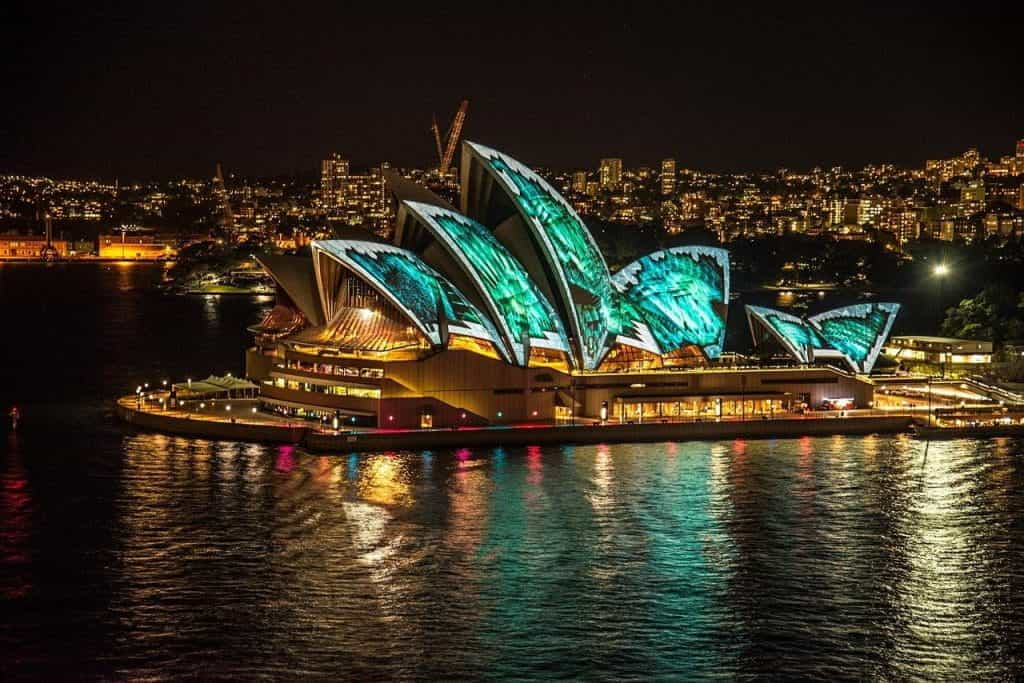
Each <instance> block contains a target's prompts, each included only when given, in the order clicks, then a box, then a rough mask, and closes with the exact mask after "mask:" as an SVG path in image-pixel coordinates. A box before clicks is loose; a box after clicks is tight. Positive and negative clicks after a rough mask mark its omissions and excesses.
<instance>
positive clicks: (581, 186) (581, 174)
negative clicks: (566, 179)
mask: <svg viewBox="0 0 1024 683" xmlns="http://www.w3.org/2000/svg"><path fill="white" fill-rule="evenodd" d="M572 191H573V192H575V193H577V194H585V193H586V191H587V172H586V171H576V172H575V173H573V174H572Z"/></svg>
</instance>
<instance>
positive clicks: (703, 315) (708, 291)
mask: <svg viewBox="0 0 1024 683" xmlns="http://www.w3.org/2000/svg"><path fill="white" fill-rule="evenodd" d="M612 282H613V283H614V284H615V287H616V289H617V290H619V291H620V292H622V294H623V295H624V296H625V297H626V298H627V299H629V300H630V301H631V302H632V303H633V304H635V305H636V306H637V307H639V308H640V309H641V310H642V311H643V314H644V317H645V319H646V321H647V323H648V326H649V328H650V330H651V333H652V334H653V335H654V338H655V339H656V340H657V343H658V345H659V346H660V347H661V351H662V352H663V353H669V352H671V351H674V350H676V349H680V348H683V347H685V346H689V345H696V346H699V347H700V348H701V349H702V350H703V352H704V355H706V356H707V357H708V358H712V359H713V358H717V357H718V356H720V355H721V353H722V347H723V346H724V344H725V310H726V306H727V305H728V301H729V255H728V253H727V252H726V251H725V250H724V249H717V248H714V247H676V248H673V249H667V250H665V251H657V252H654V253H653V254H648V255H647V256H644V257H642V258H640V259H638V260H636V261H634V262H633V263H631V264H629V265H628V266H626V267H625V268H623V269H622V270H620V271H619V272H618V273H616V274H615V275H614V276H613V277H612Z"/></svg>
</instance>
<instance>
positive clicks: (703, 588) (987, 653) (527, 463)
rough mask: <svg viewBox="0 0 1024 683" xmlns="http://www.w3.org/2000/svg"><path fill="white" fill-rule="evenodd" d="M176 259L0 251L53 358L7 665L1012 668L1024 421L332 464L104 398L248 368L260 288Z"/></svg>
mask: <svg viewBox="0 0 1024 683" xmlns="http://www.w3.org/2000/svg"><path fill="white" fill-rule="evenodd" d="M160 274H161V273H160V269H159V268H153V267H147V266H142V265H133V266H130V267H125V268H123V269H121V270H118V269H117V267H115V266H109V265H97V266H95V267H92V266H89V265H85V264H77V265H66V266H64V265H58V266H56V267H52V268H48V267H39V268H35V267H32V266H19V267H17V268H7V267H4V268H2V269H0V297H2V303H3V306H4V312H5V315H6V316H7V319H9V320H17V321H18V324H19V326H20V328H21V329H25V330H31V331H32V334H31V343H32V350H33V357H34V358H41V359H57V360H56V361H55V362H53V363H42V362H40V363H8V365H7V366H6V367H5V370H7V371H8V372H7V375H5V381H4V382H3V383H0V394H3V395H4V399H3V404H4V405H10V404H11V403H14V402H17V403H18V404H19V405H20V406H21V407H22V408H23V413H24V416H25V420H24V424H23V429H22V432H21V433H19V435H18V436H17V437H11V438H6V437H7V436H8V435H6V434H5V435H4V437H5V439H6V440H5V441H4V442H2V444H0V468H2V469H0V558H2V564H0V601H2V609H3V619H2V620H0V651H2V652H3V653H4V656H3V657H0V678H2V679H3V680H13V679H20V678H33V679H39V680H64V679H67V678H96V679H101V680H109V679H147V678H148V679H161V680H162V679H167V678H201V679H209V678H229V677H230V678H239V679H251V678H257V677H264V678H288V679H306V678H314V677H319V678H331V679H339V678H348V679H355V680H380V679H382V678H420V679H437V680H449V679H453V678H465V679H482V678H490V679H496V678H508V677H517V678H521V679H528V678H551V677H556V676H560V677H563V678H573V679H591V678H604V679H609V680H610V679H614V680H621V679H641V678H642V679H647V678H654V677H656V678H662V679H672V680H679V679H694V678H706V677H711V676H716V677H721V678H763V677H766V675H767V676H774V677H776V678H796V677H813V678H818V679H822V678H844V679H845V678H872V679H875V678H880V679H885V680H907V679H919V680H934V679H945V680H957V681H960V680H971V679H973V680H1008V679H1013V677H1014V676H1015V675H1017V674H1018V673H1019V671H1020V670H1021V669H1022V668H1024V655H1022V652H1024V647H1021V643H1024V616H1022V615H1024V590H1021V587H1022V586H1024V522H1022V520H1024V455H1022V454H1024V448H1022V445H1021V443H1020V442H1019V441H1013V440H999V439H997V440H991V441H981V442H971V441H954V442H947V443H941V444H940V443H934V444H931V445H930V447H929V449H928V452H927V457H925V449H924V445H923V444H922V443H920V442H917V441H914V440H912V439H909V438H904V437H900V438H895V439H893V438H888V437H865V438H859V437H857V438H855V437H840V438H825V439H812V438H806V439H796V440H776V441H771V440H766V441H743V440H736V441H722V442H716V443H678V444H648V445H616V446H577V447H565V448H544V449H541V448H535V449H513V448H508V449H471V450H466V451H464V452H458V453H455V452H431V453H428V452H423V453H376V454H370V455H367V456H359V455H356V454H348V453H343V454H337V455H332V456H322V455H309V454H306V453H303V452H302V451H301V450H297V449H294V448H291V447H276V446H275V447H264V446H254V445H250V444H232V443H221V442H209V441H202V440H190V439H182V438H176V437H164V436H159V435H152V434H140V433H133V432H130V431H128V430H125V429H123V428H122V427H121V426H119V425H117V424H113V423H110V422H107V421H104V420H103V418H102V417H101V415H100V413H101V412H102V411H101V409H100V407H99V403H98V402H99V401H101V400H102V399H103V398H104V397H109V396H111V395H112V394H114V393H117V392H119V391H131V390H132V389H133V388H134V387H135V386H136V385H137V384H139V383H140V382H141V381H158V380H159V379H160V378H161V377H174V378H181V377H186V376H192V377H199V376H205V374H207V373H209V372H218V373H221V372H225V371H228V370H230V371H233V372H238V371H240V370H241V365H240V363H241V358H242V353H241V349H243V348H245V346H246V345H247V344H248V343H250V342H251V336H250V335H249V334H248V333H247V332H246V327H247V326H249V325H252V324H254V323H256V322H258V321H259V319H260V317H261V308H262V307H265V306H266V304H265V303H261V302H258V301H255V300H254V298H252V297H220V298H219V299H216V300H212V301H207V300H204V299H202V298H201V297H163V296H160V295H158V294H156V293H154V292H153V291H152V289H151V285H152V284H153V283H155V282H157V281H159V276H160ZM895 299H896V300H901V299H902V297H895ZM745 300H746V299H745ZM752 302H753V303H766V304H769V305H770V304H771V300H770V299H769V300H766V301H752ZM839 303H849V302H842V301H836V302H834V303H830V302H817V303H815V304H813V305H814V306H815V307H816V308H817V307H819V306H820V307H825V308H827V307H830V306H832V305H838V304H839ZM912 308H913V307H910V306H908V308H907V310H908V311H910V310H911V309H912ZM919 308H922V307H919ZM924 308H927V307H924ZM901 319H902V318H901ZM730 327H731V328H732V327H735V328H739V333H741V334H739V336H738V337H735V338H734V339H733V341H732V342H730V345H734V342H735V341H736V339H739V338H740V337H742V339H744V340H745V339H747V338H748V337H747V335H748V331H746V330H744V329H742V328H743V321H742V319H741V318H735V319H734V320H732V319H731V321H730ZM69 331H73V332H74V335H73V337H71V336H69ZM734 332H736V330H733V332H731V333H730V334H733V333H734ZM26 339H27V337H26V336H25V335H21V334H10V335H0V346H2V345H4V344H6V345H7V346H5V347H4V348H3V350H4V353H3V354H0V355H2V356H3V357H4V358H22V357H24V345H25V343H26V341H25V340H26Z"/></svg>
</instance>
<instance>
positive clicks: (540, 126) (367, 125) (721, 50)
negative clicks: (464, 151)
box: [0, 3, 1024, 179]
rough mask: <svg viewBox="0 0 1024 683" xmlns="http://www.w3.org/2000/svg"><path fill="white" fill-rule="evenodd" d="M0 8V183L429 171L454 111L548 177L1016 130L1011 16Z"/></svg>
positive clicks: (883, 157) (805, 154)
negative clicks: (12, 178)
mask: <svg viewBox="0 0 1024 683" xmlns="http://www.w3.org/2000/svg"><path fill="white" fill-rule="evenodd" d="M6 14H7V15H8V17H7V20H6V21H5V22H3V23H4V26H5V28H4V31H5V33H6V34H8V35H6V36H5V40H4V44H5V46H6V47H5V50H7V51H9V54H8V56H7V59H5V60H4V64H5V66H4V67H3V68H4V69H5V71H6V72H7V74H6V76H7V78H6V81H7V82H8V83H9V84H11V86H12V87H11V91H12V92H16V93H18V96H17V97H15V98H12V100H11V102H10V104H9V106H8V107H7V108H5V111H4V114H3V115H2V116H3V117H4V119H5V121H4V125H2V126H0V131H3V136H4V137H5V138H6V140H5V143H4V144H3V145H2V149H4V150H5V151H4V153H3V156H2V157H0V171H3V172H5V173H24V174H37V175H51V176H55V177H82V176H87V177H100V178H111V179H112V178H115V177H129V178H168V177H174V176H182V175H184V176H197V175H205V174H206V173H207V172H208V171H206V169H208V168H211V167H212V166H213V164H214V163H215V162H217V161H221V162H223V163H224V164H225V165H226V167H228V168H234V169H239V170H242V171H243V172H245V173H247V174H251V175H254V176H264V175H288V174H296V173H305V172H308V170H310V169H315V168H316V167H317V165H318V164H319V162H320V160H322V158H323V157H324V155H325V154H326V153H328V152H332V151H339V152H341V153H342V154H344V155H345V156H346V158H349V159H351V160H352V163H353V165H354V166H364V167H368V166H372V165H375V164H378V163H379V162H382V161H388V162H390V163H392V164H393V165H396V166H424V165H426V164H427V163H429V161H430V160H431V159H432V157H433V138H432V135H431V133H430V122H431V118H432V116H433V115H435V114H436V115H437V117H438V120H439V121H441V122H443V123H444V124H446V123H447V121H448V120H450V117H451V115H452V114H453V112H454V110H455V108H456V107H457V105H458V102H459V101H460V100H461V99H463V98H467V99H469V100H470V102H471V105H470V110H469V116H468V118H467V121H466V128H465V131H464V133H463V135H464V137H465V138H467V139H476V140H483V141H486V142H488V143H489V144H495V145H498V146H501V147H503V148H506V149H509V150H510V151H512V152H514V153H518V154H520V155H521V156H523V157H526V158H530V159H533V160H535V163H537V164H538V165H542V166H549V167H553V168H571V167H574V166H575V167H579V166H584V167H589V166H591V165H592V164H593V163H595V162H596V161H597V160H598V159H600V158H607V157H621V158H623V159H624V162H625V165H626V166H637V165H651V166H654V165H656V164H658V163H659V162H660V160H661V159H663V158H667V157H670V158H675V159H677V161H678V163H679V165H680V167H682V168H700V169H705V170H708V171H721V172H741V171H747V172H753V171H758V170H765V169H769V168H778V167H789V168H811V167H814V166H824V167H828V166H833V165H842V166H853V167H856V166H860V165H864V164H866V163H895V164H899V165H917V164H920V163H921V162H923V161H924V160H925V159H928V158H937V157H938V158H942V157H946V156H949V155H951V154H953V153H956V152H958V151H960V150H962V149H965V148H968V147H977V148H978V149H979V150H980V151H981V152H982V154H984V155H996V154H998V153H999V152H1000V151H1001V150H1004V149H1006V147H1007V146H1008V145H1010V144H1012V143H1013V141H1014V140H1016V139H1017V138H1018V137H1020V131H1021V130H1022V129H1024V122H1022V118H1021V113H1020V107H1019V106H1017V103H1016V99H1017V98H1016V97H1015V95H1014V92H1013V90H1012V84H1013V82H1014V78H1015V75H1016V74H1015V70H1014V66H1015V62H1016V60H1015V59H1014V54H1013V52H1014V48H1013V46H1014V35H1015V34H1016V33H1018V32H1019V26H1020V17H1019V10H1016V9H1015V8H1012V7H1011V6H1010V5H1009V3H1005V4H1000V3H995V4H993V5H990V6H988V7H987V8H986V9H985V10H983V11H982V12H981V13H977V12H976V13H974V14H973V15H971V16H967V15H966V14H963V13H962V12H961V11H960V10H957V9H955V8H952V7H941V6H940V7H935V6H927V7H925V6H916V5H911V4H907V5H901V6H899V7H897V8H895V9H893V8H890V9H887V10H886V11H884V12H883V11H882V10H881V9H876V10H871V9H867V10H851V11H850V12H848V13H847V14H845V15H843V16H841V17H838V18H830V19H828V20H827V21H825V22H824V23H822V22H821V21H820V19H821V17H815V16H811V15H810V14H808V13H799V12H792V11H789V12H783V13H782V14H780V15H779V16H777V17H773V18H755V17H752V16H748V15H747V13H745V12H743V11H741V10H738V9H730V10H721V9H718V8H714V7H711V6H703V5H702V6H697V7H688V8H685V9H675V8H672V7H669V6H665V5H653V6H649V7H648V8H647V9H644V10H640V9H635V10H631V11H627V12H623V13H621V14H619V15H616V16H614V17H611V16H607V15H598V14H596V13H593V12H584V11H582V10H579V9H576V10H572V9H568V8H562V9H559V10H557V11H556V10H547V11H546V13H545V14H544V15H543V16H544V18H545V19H546V20H544V21H540V20H537V16H538V15H537V13H536V12H535V11H531V10H529V9H524V10H523V11H522V12H521V13H519V14H517V13H515V12H504V13H502V14H501V16H500V17H498V16H495V17H489V16H486V15H481V14H480V13H479V12H477V13H474V12H470V11H462V10H458V9H438V10H437V11H436V12H434V13H432V14H431V15H430V16H428V17H416V16H414V15H403V16H402V17H401V18H400V19H396V18H395V17H394V16H388V17H381V16H368V15H362V14H353V13H346V12H343V11H341V10H337V9H335V10H327V11H310V10H306V11H303V12H296V13H294V15H293V16H281V15H280V14H275V13H273V12H271V11H269V10H267V9H266V8H255V9H253V10H251V11H249V12H248V13H247V14H246V15H244V16H241V15H239V14H238V13H237V12H234V13H233V12H231V11H228V10H217V9H204V10H203V11H193V10H192V9H189V8H188V7H174V8H160V9H159V11H157V10H155V9H146V8H134V9H132V10H130V11H129V10H116V11H115V10H114V9H110V8H107V9H104V8H98V9H97V8H73V9H71V10H69V11H67V12H65V13H62V14H61V15H60V17H58V18H56V19H55V18H53V17H50V16H42V15H40V14H39V13H38V11H37V10H34V9H32V8H30V7H28V6H21V7H8V8H7V12H6ZM816 21H817V23H815V22H816ZM965 27H966V28H965ZM499 28H500V29H501V30H497V29H499ZM41 46H42V47H43V48H46V47H47V46H54V47H53V49H40V48H41ZM94 46H95V48H96V49H91V48H92V47H94ZM421 53H422V54H427V53H429V54H431V57H430V58H429V59H426V60H423V59H420V58H419V55H421ZM552 64H557V65H558V66H557V68H552V67H551V65H552ZM517 74H518V75H519V77H516V75H517ZM510 76H511V77H510ZM499 84H500V86H499Z"/></svg>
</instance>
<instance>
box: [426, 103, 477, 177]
mask: <svg viewBox="0 0 1024 683" xmlns="http://www.w3.org/2000/svg"><path fill="white" fill-rule="evenodd" d="M467 109H469V100H462V104H460V105H459V110H458V111H457V112H455V118H454V119H452V125H451V127H449V128H448V133H447V134H446V135H445V136H444V145H443V147H442V144H441V129H440V128H438V127H437V117H436V116H435V117H434V125H433V131H434V142H435V143H436V144H437V161H438V164H439V165H438V171H439V172H440V174H441V177H444V176H446V175H448V169H449V168H451V165H452V159H453V158H455V147H456V146H457V145H458V144H459V136H460V135H462V124H463V123H465V122H466V110H467Z"/></svg>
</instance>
